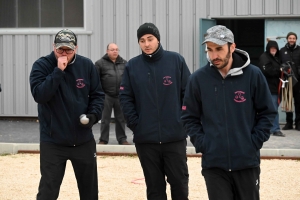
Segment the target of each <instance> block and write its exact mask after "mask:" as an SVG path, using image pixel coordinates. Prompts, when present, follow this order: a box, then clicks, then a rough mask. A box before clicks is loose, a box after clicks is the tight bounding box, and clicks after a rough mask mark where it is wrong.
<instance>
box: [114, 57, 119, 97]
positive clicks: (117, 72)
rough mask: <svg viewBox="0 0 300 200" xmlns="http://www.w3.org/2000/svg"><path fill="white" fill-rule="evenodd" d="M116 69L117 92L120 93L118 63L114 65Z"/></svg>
mask: <svg viewBox="0 0 300 200" xmlns="http://www.w3.org/2000/svg"><path fill="white" fill-rule="evenodd" d="M114 69H115V72H116V92H117V91H118V88H119V87H120V85H119V87H118V79H119V71H118V69H117V65H116V63H114ZM116 94H117V93H116Z"/></svg>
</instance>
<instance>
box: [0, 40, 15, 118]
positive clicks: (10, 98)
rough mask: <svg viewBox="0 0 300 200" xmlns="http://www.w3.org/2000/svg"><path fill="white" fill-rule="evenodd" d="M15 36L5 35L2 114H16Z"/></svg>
mask: <svg viewBox="0 0 300 200" xmlns="http://www.w3.org/2000/svg"><path fill="white" fill-rule="evenodd" d="M13 37H14V36H12V35H5V36H3V47H5V51H3V71H2V72H3V80H2V81H3V83H2V92H1V95H2V96H3V104H4V106H3V107H1V114H3V115H9V116H10V115H14V114H16V113H15V108H14V104H15V101H16V98H15V96H14V91H15V90H14V86H15V84H14V82H15V75H14V69H13V55H14V47H13V45H12V44H13Z"/></svg>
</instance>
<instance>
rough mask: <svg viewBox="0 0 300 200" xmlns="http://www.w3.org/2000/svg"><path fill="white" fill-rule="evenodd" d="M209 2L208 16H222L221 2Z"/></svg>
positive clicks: (219, 0)
mask: <svg viewBox="0 0 300 200" xmlns="http://www.w3.org/2000/svg"><path fill="white" fill-rule="evenodd" d="M208 2H209V13H210V16H216V15H218V16H222V15H224V13H223V9H222V6H223V0H210V1H208Z"/></svg>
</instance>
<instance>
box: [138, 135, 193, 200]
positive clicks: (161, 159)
mask: <svg viewBox="0 0 300 200" xmlns="http://www.w3.org/2000/svg"><path fill="white" fill-rule="evenodd" d="M186 144H187V143H186V140H181V141H178V142H171V143H165V144H135V147H136V151H137V154H138V157H139V159H140V163H141V166H142V168H143V172H144V176H145V181H146V185H147V199H148V200H167V194H166V177H167V182H168V183H169V184H170V188H171V197H172V200H187V199H188V182H189V174H188V167H187V157H186Z"/></svg>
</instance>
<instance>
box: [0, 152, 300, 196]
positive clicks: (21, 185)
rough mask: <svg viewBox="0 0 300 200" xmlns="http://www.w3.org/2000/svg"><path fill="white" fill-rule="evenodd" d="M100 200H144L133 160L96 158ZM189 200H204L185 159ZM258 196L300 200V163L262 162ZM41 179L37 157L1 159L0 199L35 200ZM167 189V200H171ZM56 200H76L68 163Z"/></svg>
mask: <svg viewBox="0 0 300 200" xmlns="http://www.w3.org/2000/svg"><path fill="white" fill-rule="evenodd" d="M97 161H98V181H99V199H103V200H143V199H146V192H145V191H146V186H145V182H144V179H143V177H144V176H143V172H142V169H141V167H140V163H139V160H138V158H137V157H136V156H125V157H124V156H122V157H121V156H111V157H110V156H98V157H97ZM188 167H189V174H190V182H189V199H190V200H200V199H201V200H207V199H208V197H207V193H206V187H205V183H204V179H203V177H202V175H201V160H200V158H190V157H189V158H188ZM260 178H261V185H260V196H261V199H262V200H300V161H299V160H262V161H261V177H260ZM39 179H40V172H39V154H15V155H1V156H0V199H1V200H31V199H35V196H36V193H37V188H38V184H39ZM169 189H170V188H169V185H168V188H167V194H168V199H171V197H170V192H169ZM58 199H59V200H70V199H72V200H78V199H79V195H78V190H77V186H76V180H75V176H74V173H73V169H72V165H71V163H70V162H68V163H67V169H66V174H65V177H64V180H63V183H62V186H61V191H60V195H59V198H58Z"/></svg>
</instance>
